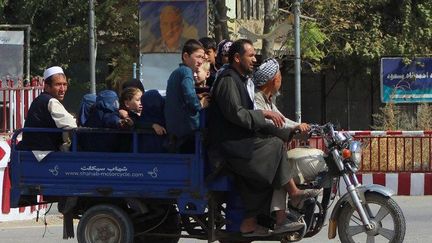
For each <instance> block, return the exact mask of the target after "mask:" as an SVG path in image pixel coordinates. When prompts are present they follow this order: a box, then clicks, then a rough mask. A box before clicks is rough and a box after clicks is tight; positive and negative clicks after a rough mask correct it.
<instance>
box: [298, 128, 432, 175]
mask: <svg viewBox="0 0 432 243" xmlns="http://www.w3.org/2000/svg"><path fill="white" fill-rule="evenodd" d="M349 133H350V134H351V135H353V136H354V138H355V139H356V140H359V141H361V143H362V148H363V155H362V162H361V167H360V171H361V172H383V173H389V172H390V173H391V172H432V131H350V132H349ZM296 146H301V144H300V143H299V142H298V141H295V142H293V143H292V144H291V145H290V147H296ZM309 146H310V147H312V148H318V149H325V146H324V141H323V140H322V138H321V137H312V138H310V139H309Z"/></svg>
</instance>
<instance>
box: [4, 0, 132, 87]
mask: <svg viewBox="0 0 432 243" xmlns="http://www.w3.org/2000/svg"><path fill="white" fill-rule="evenodd" d="M2 3H3V4H4V7H3V8H2V7H1V6H2ZM88 7H89V4H88V0H67V1H50V0H14V1H4V0H3V1H1V0H0V11H1V12H0V22H1V23H2V24H30V25H31V28H32V29H31V73H33V74H41V73H42V71H43V69H44V68H45V67H47V66H49V65H54V64H56V65H62V66H63V67H66V68H67V67H68V66H69V67H71V66H73V65H75V64H81V63H83V62H87V60H88V56H89V47H88ZM95 15H96V30H97V32H96V40H97V59H98V62H104V63H108V64H109V65H110V67H111V71H112V72H113V73H124V72H125V71H124V69H125V66H129V67H130V69H132V62H136V60H137V57H138V43H139V42H138V38H139V37H138V1H136V0H124V1H116V0H99V1H95ZM123 55H126V56H128V58H122V57H121V56H123ZM116 60H123V61H124V60H127V61H128V62H129V63H123V62H122V63H121V65H120V64H119V63H118V62H117V61H116ZM66 71H67V70H66ZM99 71H100V70H97V74H98V72H99ZM87 76H88V75H87ZM112 76H113V77H114V76H115V77H118V78H119V77H120V76H121V75H112ZM129 76H130V75H129ZM122 77H124V76H122ZM97 78H98V76H97ZM97 81H98V82H101V81H103V80H97ZM112 81H115V80H112Z"/></svg>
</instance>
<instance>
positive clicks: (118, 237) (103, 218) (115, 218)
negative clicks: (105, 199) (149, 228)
mask: <svg viewBox="0 0 432 243" xmlns="http://www.w3.org/2000/svg"><path fill="white" fill-rule="evenodd" d="M77 234H78V235H77V238H78V242H79V243H102V242H103V243H133V239H134V228H133V224H132V222H131V220H130V218H129V216H128V215H127V214H126V212H125V211H123V210H122V209H121V208H119V207H117V206H114V205H108V204H106V205H96V206H93V207H92V208H90V209H89V210H87V211H86V212H85V213H84V215H83V217H82V218H81V220H80V221H79V224H78V229H77Z"/></svg>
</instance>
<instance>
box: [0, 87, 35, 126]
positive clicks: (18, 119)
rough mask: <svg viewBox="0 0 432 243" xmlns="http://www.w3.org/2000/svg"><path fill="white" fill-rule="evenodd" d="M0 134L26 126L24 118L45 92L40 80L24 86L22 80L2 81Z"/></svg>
mask: <svg viewBox="0 0 432 243" xmlns="http://www.w3.org/2000/svg"><path fill="white" fill-rule="evenodd" d="M0 84H2V85H0V120H1V123H0V133H3V134H5V133H10V132H12V131H13V130H15V129H19V128H22V127H23V126H24V116H25V114H27V111H28V109H29V107H30V104H31V103H32V101H33V99H35V98H36V97H37V96H38V95H39V94H40V93H41V92H42V90H43V86H42V83H40V82H39V80H38V79H32V80H31V82H30V83H27V84H23V83H22V82H21V81H20V80H18V81H17V82H14V81H13V80H6V81H5V82H2V81H1V80H0Z"/></svg>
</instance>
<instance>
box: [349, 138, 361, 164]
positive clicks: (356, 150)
mask: <svg viewBox="0 0 432 243" xmlns="http://www.w3.org/2000/svg"><path fill="white" fill-rule="evenodd" d="M349 150H350V151H351V161H352V162H353V165H354V166H355V167H356V169H359V168H360V162H361V156H362V148H361V143H360V142H359V141H352V142H351V143H350V145H349Z"/></svg>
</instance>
